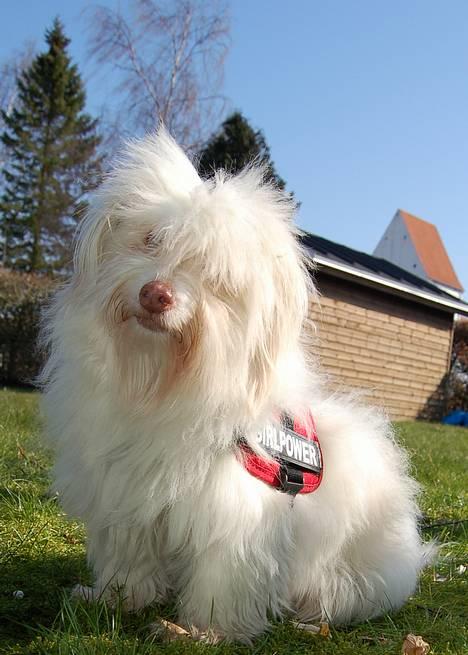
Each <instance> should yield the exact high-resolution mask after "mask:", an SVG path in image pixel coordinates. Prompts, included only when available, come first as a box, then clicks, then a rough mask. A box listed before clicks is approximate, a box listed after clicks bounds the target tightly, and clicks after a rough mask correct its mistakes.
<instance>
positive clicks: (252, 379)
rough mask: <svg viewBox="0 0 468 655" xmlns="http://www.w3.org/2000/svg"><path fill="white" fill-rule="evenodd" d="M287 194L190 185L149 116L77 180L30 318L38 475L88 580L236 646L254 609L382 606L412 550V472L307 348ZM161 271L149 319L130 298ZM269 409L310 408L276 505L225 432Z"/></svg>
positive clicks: (306, 293) (311, 615)
mask: <svg viewBox="0 0 468 655" xmlns="http://www.w3.org/2000/svg"><path fill="white" fill-rule="evenodd" d="M293 213H294V206H293V203H292V202H291V200H290V199H289V198H288V197H286V196H285V195H284V194H282V193H280V192H279V191H277V190H275V189H273V188H272V187H271V186H269V185H268V184H265V183H264V181H263V175H262V171H261V170H258V169H256V168H255V167H252V168H250V169H248V170H246V171H244V172H243V173H241V174H240V175H237V176H233V177H231V176H229V175H227V174H225V173H222V172H219V173H217V174H216V175H215V177H214V178H213V179H212V180H209V181H202V180H201V179H200V178H199V176H198V174H197V172H196V170H195V168H194V167H193V166H192V164H191V163H190V161H189V160H188V158H187V157H186V156H185V154H184V153H183V152H182V151H181V150H180V149H179V147H178V146H177V145H176V144H175V142H174V141H173V140H172V139H171V138H170V137H169V136H168V134H167V133H165V132H164V131H163V130H160V131H159V132H158V133H157V134H156V135H153V136H149V137H147V138H146V139H144V140H142V141H139V142H136V143H134V144H132V145H130V146H129V147H128V149H127V151H126V152H125V154H124V156H123V158H122V160H121V161H120V162H118V163H117V164H116V167H115V169H114V171H113V172H112V174H111V175H110V176H109V178H108V179H107V181H106V182H105V183H104V184H103V185H102V187H101V188H100V190H99V191H98V192H97V193H96V194H95V197H94V198H93V201H92V203H91V206H90V209H89V212H88V215H87V217H86V218H85V220H84V221H83V223H82V225H81V227H80V230H79V235H78V240H77V246H76V254H75V271H74V274H73V276H72V278H71V280H70V282H69V283H68V284H67V285H66V286H65V287H64V288H63V289H62V290H61V291H59V292H58V293H57V295H56V297H55V300H54V302H53V304H52V305H51V307H50V309H49V311H48V313H47V316H46V318H45V322H44V329H43V340H44V343H46V344H47V346H48V348H49V349H50V358H49V360H48V363H47V365H46V367H45V369H44V371H43V374H42V381H43V383H44V387H45V394H44V409H45V413H46V417H47V435H48V436H49V437H50V439H51V441H52V443H53V445H54V448H55V450H56V465H55V468H54V473H53V477H54V486H55V489H56V490H57V491H58V493H59V494H60V498H61V502H62V503H63V506H64V508H65V509H66V511H67V512H69V513H70V514H71V515H74V516H77V517H79V518H80V519H82V520H83V521H84V523H85V525H86V529H87V534H88V560H89V564H90V566H91V567H92V569H93V571H94V575H95V586H94V588H93V589H92V590H83V592H82V593H83V595H84V596H88V597H97V596H100V595H101V594H102V595H104V596H110V595H111V594H112V589H115V587H117V586H118V587H120V589H123V590H124V593H125V597H126V603H127V605H128V607H129V608H133V609H138V608H141V607H143V606H145V605H148V604H150V603H152V602H154V601H162V600H165V599H167V598H169V597H170V598H173V599H175V600H176V602H177V607H178V612H179V619H180V621H181V622H183V623H184V624H186V625H189V626H195V627H196V628H198V629H199V630H206V629H208V628H211V629H212V630H214V631H215V632H217V633H218V634H219V635H221V636H224V637H227V638H230V639H239V640H243V641H249V640H251V639H252V638H253V637H255V636H256V635H258V634H259V633H261V632H262V631H264V630H265V629H266V628H267V627H268V621H269V618H268V617H269V616H271V615H273V616H284V615H286V614H287V615H289V614H290V613H294V614H295V615H296V616H297V617H298V618H300V620H315V619H326V620H329V621H332V622H334V623H348V622H350V621H356V620H362V619H367V618H369V617H372V616H375V615H378V614H380V613H381V612H383V611H386V610H391V609H393V608H396V607H398V606H400V605H401V604H402V603H403V602H404V601H405V599H406V598H407V597H408V595H409V594H411V593H412V591H413V589H414V588H415V585H416V580H417V576H418V572H419V570H420V569H421V567H422V566H423V565H424V562H425V548H424V547H423V545H422V544H421V540H420V536H419V534H418V530H417V524H416V519H417V515H418V509H417V506H416V504H415V501H414V498H415V494H416V491H417V487H416V484H415V483H414V481H413V480H411V479H410V478H409V477H408V475H407V470H406V469H407V465H406V459H405V456H404V455H403V454H402V452H401V451H400V450H399V449H398V448H397V446H396V445H395V443H394V442H393V438H392V433H391V429H390V427H389V425H388V423H387V421H386V420H385V418H384V417H383V416H382V415H381V414H380V413H379V412H377V411H375V410H371V409H369V408H365V407H362V406H361V405H359V404H358V403H356V402H355V401H353V400H352V399H351V398H343V397H339V398H337V397H333V396H330V395H329V394H328V393H327V392H326V389H325V387H324V385H323V384H322V382H321V380H320V377H319V375H318V373H317V370H316V366H315V363H314V361H313V360H311V359H310V356H309V355H308V350H307V347H306V340H305V332H306V322H307V313H308V302H309V298H310V296H311V292H313V288H312V285H311V281H310V275H309V274H308V272H307V269H306V265H305V257H304V255H303V253H302V252H301V250H300V247H299V246H298V242H297V239H296V230H295V228H294V226H293V223H292V220H291V219H292V217H293ZM154 279H159V280H165V281H169V282H170V283H171V285H172V287H173V289H174V293H175V298H176V303H175V306H174V308H173V309H171V310H169V311H168V312H167V313H166V314H165V321H166V322H165V324H164V330H163V331H162V332H152V331H149V330H147V329H145V328H144V327H142V326H141V325H139V324H138V323H137V320H136V318H135V314H137V313H138V312H139V301H138V293H139V290H140V288H141V287H142V286H143V285H144V284H145V283H147V282H149V281H151V280H154ZM279 410H284V411H287V412H289V413H290V414H292V415H294V416H297V417H299V418H300V417H302V418H303V419H304V420H306V417H307V416H308V412H309V410H311V411H312V413H313V416H314V418H315V420H316V424H317V430H318V435H319V439H320V443H321V447H322V451H323V459H324V477H323V482H322V484H321V486H320V488H319V489H318V490H317V491H316V492H314V493H312V494H310V495H300V496H298V497H296V499H295V501H294V503H293V504H292V505H291V499H290V497H289V496H288V495H287V494H283V493H280V492H278V491H276V490H274V489H273V488H271V487H269V486H267V485H266V484H264V483H263V482H261V481H259V480H257V479H256V478H254V477H252V476H251V475H250V474H249V473H248V472H247V471H246V470H245V468H244V467H243V466H242V463H241V462H240V459H239V456H238V453H237V449H236V446H235V435H236V432H237V431H238V430H241V431H242V432H244V433H245V434H247V438H248V439H249V440H251V442H252V443H253V438H252V435H253V434H254V433H255V430H256V429H257V428H259V427H261V426H262V425H264V424H265V422H268V421H271V420H274V416H276V415H277V413H278V411H279Z"/></svg>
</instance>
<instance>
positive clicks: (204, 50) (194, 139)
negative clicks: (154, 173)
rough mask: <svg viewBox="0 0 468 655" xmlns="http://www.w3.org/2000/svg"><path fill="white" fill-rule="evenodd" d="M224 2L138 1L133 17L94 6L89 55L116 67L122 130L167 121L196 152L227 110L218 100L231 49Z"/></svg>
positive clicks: (136, 130)
mask: <svg viewBox="0 0 468 655" xmlns="http://www.w3.org/2000/svg"><path fill="white" fill-rule="evenodd" d="M223 2H224V0H220V2H217V1H216V0H173V1H172V2H169V3H167V2H166V3H163V2H159V1H158V0H135V1H134V2H133V3H132V4H131V5H130V7H129V8H128V12H125V13H124V12H122V11H121V10H120V9H113V8H109V7H105V6H97V7H95V8H94V9H93V10H92V14H91V16H90V28H91V32H90V41H89V42H90V53H91V55H92V56H93V57H94V59H95V61H96V62H97V63H98V64H99V66H100V68H101V69H102V68H104V69H106V68H108V67H109V66H111V67H113V68H114V71H115V73H117V74H116V80H117V81H116V87H115V92H116V93H117V95H118V97H119V98H120V101H121V104H120V106H119V109H120V112H119V113H120V116H121V117H123V118H122V119H121V120H122V123H123V125H122V127H123V128H124V130H123V131H127V133H128V132H130V133H132V134H135V133H141V132H142V131H148V130H152V129H154V128H155V127H156V126H157V125H158V123H159V122H160V121H162V122H163V123H164V124H165V125H166V127H167V128H168V129H169V131H170V132H171V133H172V134H173V135H174V136H175V137H176V138H177V139H178V140H179V141H180V142H181V143H182V144H183V145H184V146H186V147H188V148H198V147H200V145H201V144H202V143H203V142H204V140H205V139H206V137H207V135H208V134H209V133H210V132H212V130H213V126H214V125H217V124H218V122H219V120H220V118H221V114H222V111H223V110H224V98H223V97H222V95H220V89H221V85H222V82H223V71H224V60H225V57H226V54H227V50H228V46H229V19H228V14H227V8H226V6H225V4H223Z"/></svg>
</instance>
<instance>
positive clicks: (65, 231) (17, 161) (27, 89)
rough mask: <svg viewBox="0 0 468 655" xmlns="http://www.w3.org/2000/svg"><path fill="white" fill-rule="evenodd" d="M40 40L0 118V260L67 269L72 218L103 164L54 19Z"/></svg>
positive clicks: (33, 268)
mask: <svg viewBox="0 0 468 655" xmlns="http://www.w3.org/2000/svg"><path fill="white" fill-rule="evenodd" d="M46 42H47V45H48V49H47V51H46V52H44V53H41V54H39V55H38V56H37V57H36V58H35V59H34V60H33V62H32V64H31V65H30V66H29V67H28V68H27V69H26V70H24V71H23V73H22V74H21V75H20V76H19V78H18V81H17V83H18V97H17V102H16V106H15V108H14V109H13V111H12V112H11V113H10V114H9V115H8V116H7V115H6V114H5V113H3V114H2V116H3V120H4V123H5V126H6V128H5V130H4V132H3V134H2V136H1V139H2V141H3V143H4V145H5V147H6V151H7V154H8V161H7V164H6V166H5V168H4V170H3V176H4V194H3V197H2V199H1V201H0V228H1V232H2V236H3V239H2V245H3V253H2V261H3V263H4V264H5V265H7V266H10V267H12V268H17V269H23V270H27V271H51V270H63V269H64V268H66V266H67V265H68V263H69V261H70V243H71V238H72V234H73V231H74V229H75V226H76V220H77V213H78V212H79V208H80V205H82V204H83V202H84V201H85V197H86V193H87V192H88V191H89V190H90V188H92V187H93V186H94V185H95V184H96V182H97V178H98V176H99V173H100V165H101V159H100V157H99V156H98V155H97V154H96V149H97V147H98V145H99V143H100V137H99V136H98V135H97V131H96V128H97V120H92V118H91V117H90V116H89V115H88V114H86V113H84V111H83V110H84V106H85V91H84V88H83V84H82V81H81V77H80V74H79V72H78V69H77V67H76V65H74V64H72V63H71V60H70V56H69V55H68V52H67V47H68V44H69V43H70V41H69V39H68V38H67V37H66V36H65V34H64V31H63V26H62V24H61V22H60V20H59V19H58V18H56V19H55V21H54V23H53V26H52V29H51V30H48V31H47V32H46Z"/></svg>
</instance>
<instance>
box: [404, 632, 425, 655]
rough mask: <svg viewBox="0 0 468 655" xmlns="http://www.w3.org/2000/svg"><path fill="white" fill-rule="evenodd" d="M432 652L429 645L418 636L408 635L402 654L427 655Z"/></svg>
mask: <svg viewBox="0 0 468 655" xmlns="http://www.w3.org/2000/svg"><path fill="white" fill-rule="evenodd" d="M429 650H430V646H429V644H427V643H426V642H425V641H424V639H423V638H422V637H420V636H416V635H412V634H409V635H406V637H405V641H404V642H403V646H402V649H401V652H402V653H403V655H427V653H428V652H429Z"/></svg>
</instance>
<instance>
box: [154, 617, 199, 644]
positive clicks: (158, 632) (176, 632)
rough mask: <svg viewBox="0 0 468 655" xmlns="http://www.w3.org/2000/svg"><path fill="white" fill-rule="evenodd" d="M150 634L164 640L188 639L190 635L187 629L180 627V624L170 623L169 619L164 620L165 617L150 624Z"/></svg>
mask: <svg viewBox="0 0 468 655" xmlns="http://www.w3.org/2000/svg"><path fill="white" fill-rule="evenodd" d="M151 634H153V635H155V636H157V637H161V638H162V639H164V640H165V641H175V640H176V639H190V637H191V635H190V632H188V630H185V628H182V626H180V625H177V623H172V622H171V621H166V620H165V619H158V620H157V621H155V622H154V623H152V624H151Z"/></svg>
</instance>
